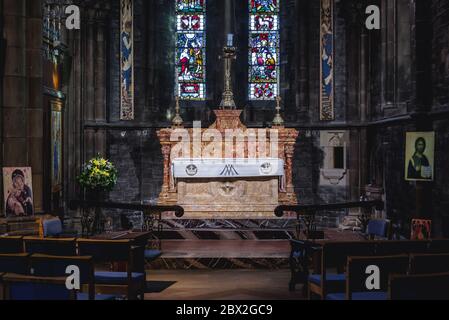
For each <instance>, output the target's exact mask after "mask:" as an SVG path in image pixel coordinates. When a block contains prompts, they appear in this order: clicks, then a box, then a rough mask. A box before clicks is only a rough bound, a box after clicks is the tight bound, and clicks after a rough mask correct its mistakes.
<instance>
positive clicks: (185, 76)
mask: <svg viewBox="0 0 449 320" xmlns="http://www.w3.org/2000/svg"><path fill="white" fill-rule="evenodd" d="M175 79H176V88H177V89H176V90H177V92H178V95H179V97H180V99H181V100H204V99H205V96H206V0H176V75H175Z"/></svg>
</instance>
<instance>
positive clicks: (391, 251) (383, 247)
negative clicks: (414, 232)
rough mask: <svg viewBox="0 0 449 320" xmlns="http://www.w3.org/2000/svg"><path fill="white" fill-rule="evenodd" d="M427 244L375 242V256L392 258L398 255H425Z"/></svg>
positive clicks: (408, 241) (417, 242)
mask: <svg viewBox="0 0 449 320" xmlns="http://www.w3.org/2000/svg"><path fill="white" fill-rule="evenodd" d="M429 243H430V242H429V241H418V240H416V241H415V240H414V241H410V240H398V241H396V240H394V241H377V245H376V255H378V256H392V255H398V254H412V253H427V252H428V249H429Z"/></svg>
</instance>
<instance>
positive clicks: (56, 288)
mask: <svg viewBox="0 0 449 320" xmlns="http://www.w3.org/2000/svg"><path fill="white" fill-rule="evenodd" d="M9 294H10V299H11V300H69V298H70V291H69V290H67V288H66V286H65V285H59V284H46V283H30V282H16V283H11V285H10V291H9Z"/></svg>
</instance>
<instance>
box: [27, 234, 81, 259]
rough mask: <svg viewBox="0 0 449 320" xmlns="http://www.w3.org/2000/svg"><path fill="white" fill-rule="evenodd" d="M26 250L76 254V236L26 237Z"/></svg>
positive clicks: (57, 254)
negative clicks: (55, 237) (56, 237)
mask: <svg viewBox="0 0 449 320" xmlns="http://www.w3.org/2000/svg"><path fill="white" fill-rule="evenodd" d="M23 241H24V243H25V252H27V253H31V254H35V253H40V254H48V255H52V256H66V257H70V256H76V255H77V250H76V239H75V238H58V239H53V238H36V237H25V238H23Z"/></svg>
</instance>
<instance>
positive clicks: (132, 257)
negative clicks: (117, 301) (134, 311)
mask: <svg viewBox="0 0 449 320" xmlns="http://www.w3.org/2000/svg"><path fill="white" fill-rule="evenodd" d="M77 243H78V251H79V254H80V255H84V256H92V257H93V261H94V263H95V264H105V263H113V264H116V265H120V264H121V265H122V266H123V267H124V270H123V271H122V270H120V271H116V272H110V271H96V272H95V283H96V285H98V286H101V287H102V288H103V290H105V289H106V290H108V289H112V290H113V291H111V292H114V293H116V292H117V290H118V291H119V292H123V290H125V293H126V294H127V296H128V299H136V298H137V297H138V296H139V295H140V297H141V298H142V299H143V298H144V294H145V286H146V274H145V265H144V250H145V248H144V247H137V246H133V245H132V241H131V240H92V239H78V240H77ZM114 290H115V291H114Z"/></svg>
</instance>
